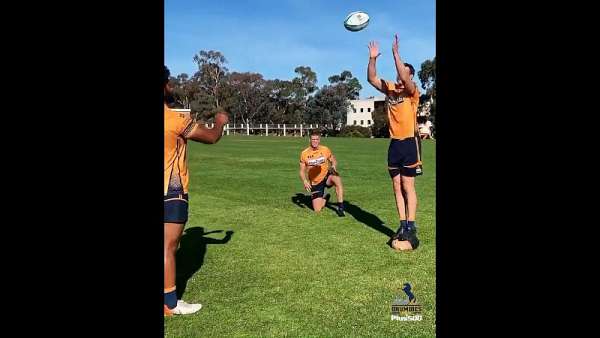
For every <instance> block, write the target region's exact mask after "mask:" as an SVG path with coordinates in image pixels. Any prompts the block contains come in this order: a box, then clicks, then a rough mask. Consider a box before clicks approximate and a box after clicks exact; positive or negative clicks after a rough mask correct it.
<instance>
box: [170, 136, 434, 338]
mask: <svg viewBox="0 0 600 338" xmlns="http://www.w3.org/2000/svg"><path fill="white" fill-rule="evenodd" d="M388 142H389V140H387V139H359V138H322V139H321V143H322V144H324V145H326V146H328V147H329V148H331V150H332V152H333V153H334V155H335V156H336V157H337V160H338V162H339V164H338V169H339V172H340V175H341V177H342V180H343V183H344V187H345V200H346V201H347V206H346V217H344V218H340V217H338V216H337V215H336V214H335V212H334V211H333V210H330V209H324V210H323V211H322V212H321V213H320V214H315V213H314V212H313V211H312V210H310V209H308V208H307V207H306V206H305V204H304V201H305V199H304V198H302V195H304V191H303V189H302V183H301V182H300V179H299V178H298V163H299V157H300V151H301V150H302V149H304V148H305V147H306V146H307V145H308V138H291V137H264V136H263V137H261V136H224V137H223V139H222V140H221V141H220V143H218V144H216V145H203V144H197V143H193V142H190V143H189V152H188V158H189V164H190V173H191V179H190V181H191V182H190V218H189V222H188V224H187V226H186V231H185V232H184V236H183V238H182V241H181V246H180V249H179V251H178V254H177V255H178V256H177V257H178V266H177V268H178V280H179V282H178V289H179V291H182V290H183V289H184V287H185V291H184V293H183V299H184V300H186V301H188V302H200V303H202V304H203V308H202V310H200V312H198V313H196V314H194V315H190V316H179V317H170V318H165V336H166V337H215V336H218V337H222V336H238V337H242V336H244V337H254V336H303V337H307V336H312V337H338V336H371V337H384V336H404V337H421V336H426V337H432V336H435V307H436V303H435V273H436V266H435V143H434V142H432V141H429V140H426V141H424V143H423V162H424V166H423V169H424V175H422V176H420V177H418V178H417V181H416V187H417V194H418V197H419V207H418V211H417V225H418V231H419V238H420V240H421V245H420V247H419V248H418V249H417V250H416V251H414V252H408V253H398V252H395V251H394V250H392V249H391V248H390V247H388V246H387V245H386V242H387V240H388V236H389V234H390V233H392V232H393V231H395V230H396V228H397V226H398V220H397V212H396V209H395V203H394V197H393V192H392V185H391V180H390V178H389V175H388V173H387V170H386V167H387V163H386V160H387V146H388ZM329 192H330V193H331V200H330V202H335V201H336V198H335V197H336V196H335V191H334V190H333V189H331V190H329ZM227 231H233V233H229V234H227ZM405 282H409V283H410V284H411V285H412V291H413V293H414V294H415V296H416V297H417V302H418V303H419V304H422V305H423V313H422V315H423V320H422V321H420V322H418V321H417V322H400V321H392V320H391V319H390V317H391V303H392V301H393V300H394V298H395V296H396V295H402V297H404V294H403V292H402V291H401V290H400V288H401V287H402V284H404V283H405Z"/></svg>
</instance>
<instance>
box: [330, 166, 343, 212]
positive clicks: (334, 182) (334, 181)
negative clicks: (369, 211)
mask: <svg viewBox="0 0 600 338" xmlns="http://www.w3.org/2000/svg"><path fill="white" fill-rule="evenodd" d="M331 186H335V195H336V196H337V201H338V210H337V214H338V215H339V216H344V185H343V184H342V178H341V177H340V176H339V175H329V178H328V179H327V187H331Z"/></svg>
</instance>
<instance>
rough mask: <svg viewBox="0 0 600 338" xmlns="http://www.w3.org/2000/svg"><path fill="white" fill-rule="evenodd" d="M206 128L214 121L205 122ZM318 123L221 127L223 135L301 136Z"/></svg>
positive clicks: (231, 125)
mask: <svg viewBox="0 0 600 338" xmlns="http://www.w3.org/2000/svg"><path fill="white" fill-rule="evenodd" d="M205 125H206V127H207V128H212V127H214V123H212V124H208V123H206V124H205ZM320 126H321V128H327V129H333V125H320ZM318 128H319V124H303V123H301V124H266V123H259V124H243V123H242V124H231V123H230V124H227V125H225V127H224V128H223V135H236V134H240V135H263V136H269V135H271V136H300V137H303V136H304V135H306V133H309V132H310V131H311V130H313V129H318Z"/></svg>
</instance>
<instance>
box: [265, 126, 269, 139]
mask: <svg viewBox="0 0 600 338" xmlns="http://www.w3.org/2000/svg"><path fill="white" fill-rule="evenodd" d="M265 132H266V134H267V135H266V136H269V124H268V123H267V124H265Z"/></svg>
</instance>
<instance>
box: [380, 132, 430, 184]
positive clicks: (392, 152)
mask: <svg viewBox="0 0 600 338" xmlns="http://www.w3.org/2000/svg"><path fill="white" fill-rule="evenodd" d="M388 168H393V169H389V172H390V176H391V177H392V178H393V177H394V176H396V175H398V174H400V175H402V176H408V177H415V176H418V175H422V174H423V167H422V166H421V139H420V138H419V137H409V138H405V139H403V140H397V139H392V140H391V141H390V146H389V148H388Z"/></svg>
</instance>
